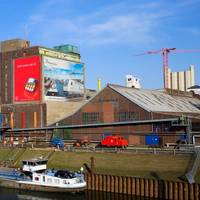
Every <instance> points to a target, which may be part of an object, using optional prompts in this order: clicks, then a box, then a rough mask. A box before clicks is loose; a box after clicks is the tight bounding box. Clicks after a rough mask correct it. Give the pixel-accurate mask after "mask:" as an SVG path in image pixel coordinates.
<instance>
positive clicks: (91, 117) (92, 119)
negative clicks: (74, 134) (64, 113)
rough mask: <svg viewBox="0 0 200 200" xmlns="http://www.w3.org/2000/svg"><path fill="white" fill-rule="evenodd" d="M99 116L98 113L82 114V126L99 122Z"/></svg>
mask: <svg viewBox="0 0 200 200" xmlns="http://www.w3.org/2000/svg"><path fill="white" fill-rule="evenodd" d="M99 118H100V115H99V113H98V112H93V113H82V122H83V123H84V124H88V123H96V122H99Z"/></svg>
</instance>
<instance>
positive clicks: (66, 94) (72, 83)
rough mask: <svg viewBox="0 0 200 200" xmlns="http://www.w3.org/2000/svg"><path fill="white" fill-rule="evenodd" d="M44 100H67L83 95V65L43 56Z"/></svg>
mask: <svg viewBox="0 0 200 200" xmlns="http://www.w3.org/2000/svg"><path fill="white" fill-rule="evenodd" d="M43 69H44V70H43V74H44V95H45V99H61V100H67V99H72V98H79V97H82V96H83V95H84V64H83V63H76V62H71V61H67V60H62V59H58V58H52V57H47V56H43Z"/></svg>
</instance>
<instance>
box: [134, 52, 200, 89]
mask: <svg viewBox="0 0 200 200" xmlns="http://www.w3.org/2000/svg"><path fill="white" fill-rule="evenodd" d="M170 52H173V53H191V52H200V50H198V49H188V50H182V49H181V50H178V49H176V48H162V49H160V50H153V51H147V52H145V53H142V54H137V55H135V56H142V55H147V54H160V53H161V54H162V62H163V78H164V88H169V81H170V80H169V76H168V71H169V55H168V54H169V53H170Z"/></svg>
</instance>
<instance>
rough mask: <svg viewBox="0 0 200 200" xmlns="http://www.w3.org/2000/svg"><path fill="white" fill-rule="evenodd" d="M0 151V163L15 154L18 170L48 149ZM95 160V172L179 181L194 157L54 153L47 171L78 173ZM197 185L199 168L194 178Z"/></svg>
mask: <svg viewBox="0 0 200 200" xmlns="http://www.w3.org/2000/svg"><path fill="white" fill-rule="evenodd" d="M17 151H19V150H17V149H0V160H3V159H5V158H6V159H9V158H11V157H12V156H13V155H14V153H16V154H17V155H18V156H19V158H18V160H17V162H16V163H15V164H16V167H21V161H22V160H24V159H31V158H38V157H40V156H42V157H48V155H50V153H51V152H53V150H52V149H49V150H48V149H26V151H25V152H21V151H20V152H21V153H22V155H20V152H19V153H17ZM91 157H94V159H95V173H98V174H110V175H118V176H120V175H121V176H136V177H144V178H159V179H164V180H179V177H181V176H183V175H185V174H186V172H187V171H188V170H189V169H190V168H191V165H192V164H193V161H194V158H193V156H191V155H158V154H156V155H153V154H114V153H94V152H64V151H55V152H54V153H53V154H52V155H51V156H50V158H49V162H48V168H56V169H64V168H67V169H70V170H79V169H80V167H81V166H83V164H84V163H86V164H88V166H90V158H91ZM196 181H197V182H198V183H200V169H199V172H198V174H197V176H196Z"/></svg>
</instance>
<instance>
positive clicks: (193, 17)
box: [0, 0, 200, 89]
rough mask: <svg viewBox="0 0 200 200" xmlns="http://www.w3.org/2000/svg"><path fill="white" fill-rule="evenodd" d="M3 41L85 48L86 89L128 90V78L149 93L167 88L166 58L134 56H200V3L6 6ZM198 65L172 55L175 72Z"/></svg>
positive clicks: (38, 1)
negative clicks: (164, 52) (111, 85)
mask: <svg viewBox="0 0 200 200" xmlns="http://www.w3.org/2000/svg"><path fill="white" fill-rule="evenodd" d="M0 3H1V4H0V7H1V12H0V24H1V31H0V40H6V39H11V38H22V39H27V40H30V41H31V44H32V45H41V46H46V47H50V48H51V47H53V46H56V45H60V44H73V45H76V46H78V47H79V49H80V52H81V56H82V61H83V62H84V63H85V64H86V87H87V88H91V89H96V88H97V79H98V78H101V80H102V85H106V84H107V83H114V84H120V85H124V84H125V83H124V82H125V75H126V74H133V75H135V76H137V77H139V78H140V79H141V84H142V86H143V87H144V88H152V89H154V88H161V87H163V76H162V58H161V55H160V54H155V55H145V56H134V55H135V54H138V53H143V52H146V51H149V50H159V49H161V48H165V47H176V48H177V49H199V50H200V0H168V1H166V0H163V1H162V0H154V1H153V0H123V1H120V0H13V1H8V0H0ZM190 64H194V65H195V72H196V84H200V78H199V74H200V52H199V53H179V54H178V53H171V54H170V55H169V65H170V68H171V69H172V70H173V71H177V70H185V69H186V68H188V66H189V65H190Z"/></svg>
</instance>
